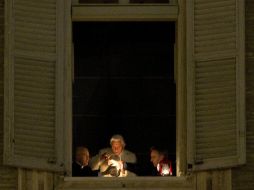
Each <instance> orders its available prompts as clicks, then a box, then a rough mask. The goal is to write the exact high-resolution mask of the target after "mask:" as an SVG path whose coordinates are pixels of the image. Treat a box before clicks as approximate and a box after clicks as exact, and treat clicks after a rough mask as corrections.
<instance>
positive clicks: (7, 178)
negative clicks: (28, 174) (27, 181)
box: [0, 0, 18, 190]
mask: <svg viewBox="0 0 254 190" xmlns="http://www.w3.org/2000/svg"><path fill="white" fill-rule="evenodd" d="M3 66H4V0H0V160H1V162H0V190H16V189H17V179H18V178H17V170H16V169H14V168H10V167H7V166H3V139H4V137H3V130H4V128H3V107H4V106H3V105H4V98H3V97H4V95H3V92H4V91H3V88H4V86H3V76H4V75H3V74H4V72H3V70H4V69H3V68H4V67H3Z"/></svg>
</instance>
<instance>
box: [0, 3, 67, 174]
mask: <svg viewBox="0 0 254 190" xmlns="http://www.w3.org/2000/svg"><path fill="white" fill-rule="evenodd" d="M63 5H64V1H63V0H40V1H34V0H8V1H6V30H5V31H6V43H5V49H6V53H5V88H4V90H5V97H4V98H5V106H4V109H5V110H4V111H5V116H4V117H5V118H4V119H5V120H4V124H5V155H4V156H5V157H4V161H5V163H6V164H8V165H13V166H18V167H26V168H37V169H44V170H53V171H62V170H63V145H64V142H63V122H62V119H63V110H62V105H63V80H62V75H63V69H62V68H63V64H64V62H63V60H64V59H63V51H64V45H63V44H64V43H63V42H64V39H63V36H64V35H63V32H64V28H63V22H64V16H63V11H64V10H63V7H64V6H63Z"/></svg>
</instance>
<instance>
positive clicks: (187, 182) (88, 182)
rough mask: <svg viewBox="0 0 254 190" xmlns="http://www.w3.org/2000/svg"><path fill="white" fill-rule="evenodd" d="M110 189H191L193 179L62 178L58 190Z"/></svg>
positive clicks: (189, 177)
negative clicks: (82, 189)
mask: <svg viewBox="0 0 254 190" xmlns="http://www.w3.org/2000/svg"><path fill="white" fill-rule="evenodd" d="M84 187H86V188H87V189H96V188H97V189H104V188H105V189H111V188H140V189H147V188H153V189H158V188H159V189H163V188H165V189H166V188H169V187H172V188H174V189H178V188H179V189H183V188H184V189H190V190H191V189H192V187H193V178H192V177H191V176H188V177H127V178H102V177H63V178H62V183H61V188H60V189H63V190H64V189H70V188H71V189H80V188H84Z"/></svg>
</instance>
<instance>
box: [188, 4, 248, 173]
mask: <svg viewBox="0 0 254 190" xmlns="http://www.w3.org/2000/svg"><path fill="white" fill-rule="evenodd" d="M244 78H245V70H244V1H243V0H188V1H187V105H188V113H187V114H188V123H187V128H188V151H189V152H188V162H189V164H192V166H193V169H194V170H199V169H212V168H220V167H232V166H236V165H239V164H243V163H244V162H245V105H244V102H245V95H244V91H245V81H244Z"/></svg>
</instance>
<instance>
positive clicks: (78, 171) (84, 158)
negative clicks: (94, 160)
mask: <svg viewBox="0 0 254 190" xmlns="http://www.w3.org/2000/svg"><path fill="white" fill-rule="evenodd" d="M88 162H89V150H88V149H87V148H86V147H83V146H80V147H77V148H76V152H75V161H74V162H73V163H72V176H97V172H95V171H92V170H91V168H90V167H89V165H88Z"/></svg>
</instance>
